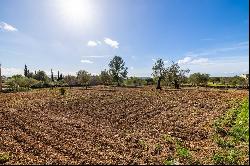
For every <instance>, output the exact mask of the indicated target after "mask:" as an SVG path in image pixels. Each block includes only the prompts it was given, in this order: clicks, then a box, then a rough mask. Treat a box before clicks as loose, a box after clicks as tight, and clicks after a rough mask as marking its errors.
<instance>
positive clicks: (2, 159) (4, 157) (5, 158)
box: [0, 153, 10, 164]
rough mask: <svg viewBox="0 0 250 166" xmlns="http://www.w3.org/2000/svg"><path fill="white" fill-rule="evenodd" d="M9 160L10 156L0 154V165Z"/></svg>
mask: <svg viewBox="0 0 250 166" xmlns="http://www.w3.org/2000/svg"><path fill="white" fill-rule="evenodd" d="M9 160H10V156H9V154H7V153H2V154H0V164H4V163H6V162H7V161H9Z"/></svg>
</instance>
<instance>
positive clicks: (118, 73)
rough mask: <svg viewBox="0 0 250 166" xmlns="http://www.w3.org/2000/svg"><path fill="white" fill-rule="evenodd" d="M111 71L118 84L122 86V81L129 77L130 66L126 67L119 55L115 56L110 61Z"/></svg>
mask: <svg viewBox="0 0 250 166" xmlns="http://www.w3.org/2000/svg"><path fill="white" fill-rule="evenodd" d="M109 67H110V69H109V72H110V74H111V76H112V78H113V80H114V81H115V82H117V86H120V82H121V81H122V80H123V79H124V78H126V77H127V74H128V72H127V70H128V68H127V67H125V62H124V61H123V59H122V58H121V57H119V56H115V57H114V58H113V59H112V60H111V61H110V63H109Z"/></svg>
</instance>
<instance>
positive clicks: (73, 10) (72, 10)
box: [59, 0, 94, 24]
mask: <svg viewBox="0 0 250 166" xmlns="http://www.w3.org/2000/svg"><path fill="white" fill-rule="evenodd" d="M59 4H60V8H61V9H60V10H61V12H62V16H63V18H64V20H65V21H67V22H69V23H71V24H87V23H91V22H92V21H93V19H94V8H93V6H92V4H91V2H90V1H89V0H61V1H60V2H59Z"/></svg>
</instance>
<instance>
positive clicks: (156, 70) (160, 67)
mask: <svg viewBox="0 0 250 166" xmlns="http://www.w3.org/2000/svg"><path fill="white" fill-rule="evenodd" d="M152 70H153V73H152V75H153V77H155V78H156V79H157V87H156V89H161V80H162V79H164V74H165V68H164V62H163V60H162V59H158V60H157V61H156V62H155V64H154V66H153V68H152Z"/></svg>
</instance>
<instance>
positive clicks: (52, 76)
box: [51, 69, 54, 82]
mask: <svg viewBox="0 0 250 166" xmlns="http://www.w3.org/2000/svg"><path fill="white" fill-rule="evenodd" d="M51 81H52V82H54V75H53V71H52V69H51Z"/></svg>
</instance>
